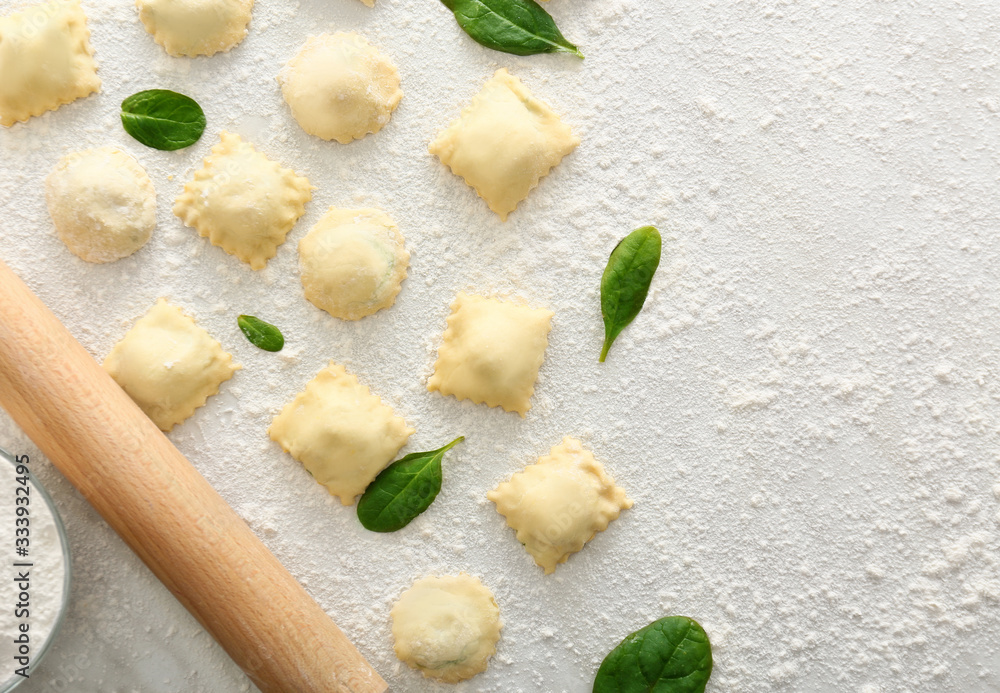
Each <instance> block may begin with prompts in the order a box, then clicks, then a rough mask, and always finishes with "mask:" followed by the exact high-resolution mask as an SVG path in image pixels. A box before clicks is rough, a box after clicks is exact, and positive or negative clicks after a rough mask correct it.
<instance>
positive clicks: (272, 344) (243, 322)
mask: <svg viewBox="0 0 1000 693" xmlns="http://www.w3.org/2000/svg"><path fill="white" fill-rule="evenodd" d="M236 324H237V325H239V326H240V329H241V330H243V334H245V335H246V336H247V339H249V340H250V343H251V344H253V345H254V346H255V347H257V348H259V349H263V350H264V351H281V349H282V348H283V347H284V346H285V336H284V335H283V334H281V330H279V329H278V328H277V327H275V326H274V325H272V324H271V323H269V322H264V321H263V320H261V319H260V318H255V317H254V316H252V315H241V316H240V317H238V318H236Z"/></svg>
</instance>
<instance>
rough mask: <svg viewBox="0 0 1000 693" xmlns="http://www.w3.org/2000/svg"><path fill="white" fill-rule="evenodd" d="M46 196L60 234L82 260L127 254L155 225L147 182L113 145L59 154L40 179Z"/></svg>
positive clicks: (104, 259)
mask: <svg viewBox="0 0 1000 693" xmlns="http://www.w3.org/2000/svg"><path fill="white" fill-rule="evenodd" d="M45 198H46V201H47V203H48V208H49V214H50V216H51V217H52V222H53V223H54V224H55V227H56V233H57V234H58V235H59V238H60V239H61V240H62V242H63V243H65V244H66V247H68V248H69V249H70V251H71V252H72V253H73V254H74V255H76V256H77V257H79V258H81V259H83V260H86V261H87V262H98V263H100V262H113V261H115V260H120V259H121V258H123V257H126V256H128V255H131V254H132V253H134V252H135V251H137V250H138V249H139V248H141V247H142V246H143V245H145V244H146V242H147V241H148V240H149V238H150V236H151V235H152V233H153V228H154V227H155V226H156V192H155V191H154V190H153V183H152V181H150V180H149V176H148V175H146V171H145V170H144V169H143V168H142V166H140V165H139V162H138V161H136V160H135V159H134V158H132V157H131V156H129V155H128V154H126V153H125V152H123V151H122V150H120V149H118V148H116V147H98V148H96V149H87V150H84V151H80V152H71V153H70V154H67V155H66V156H64V157H63V158H62V159H61V160H60V161H59V163H58V164H56V167H55V168H54V169H53V170H52V172H51V173H49V175H48V177H47V178H46V179H45Z"/></svg>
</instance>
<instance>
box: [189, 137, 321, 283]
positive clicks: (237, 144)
mask: <svg viewBox="0 0 1000 693" xmlns="http://www.w3.org/2000/svg"><path fill="white" fill-rule="evenodd" d="M221 139H222V141H221V142H220V143H219V144H217V145H215V146H214V147H212V153H211V154H210V155H209V156H207V157H205V164H204V166H203V167H202V168H201V169H199V170H198V171H195V174H194V178H193V179H192V180H191V181H189V182H188V183H187V184H186V185H185V186H184V191H183V192H182V193H181V194H180V196H178V198H177V200H176V201H175V202H174V214H175V215H177V216H178V217H180V219H181V221H183V222H184V224H185V225H187V226H190V227H192V228H194V229H196V230H197V231H198V233H199V234H200V235H202V236H204V237H206V238H208V239H209V241H211V243H212V245H216V246H219V247H220V248H222V249H223V250H225V251H226V252H227V253H229V254H230V255H235V256H236V257H238V258H239V259H240V260H242V261H243V262H246V263H247V264H249V265H250V267H251V268H253V269H255V270H259V269H263V268H264V267H265V266H266V265H267V261H268V260H269V259H271V258H272V257H274V256H275V255H276V254H277V252H278V246H279V245H281V244H282V243H284V242H285V237H286V236H287V235H288V232H289V231H291V230H292V227H293V226H294V225H295V222H296V221H298V219H299V217H301V216H302V214H303V212H304V211H305V205H306V202H308V201H309V200H310V199H312V191H313V186H311V185H310V184H309V181H308V180H307V179H305V178H303V177H302V176H298V175H296V174H295V172H294V171H292V170H291V169H287V168H282V167H281V166H279V165H278V164H277V163H275V162H273V161H271V160H270V159H268V158H267V157H266V156H264V155H263V154H261V153H260V152H258V151H257V150H256V149H254V148H253V145H251V144H249V143H247V142H244V141H243V140H242V139H240V136H239V135H233V134H231V133H228V132H223V133H222V134H221Z"/></svg>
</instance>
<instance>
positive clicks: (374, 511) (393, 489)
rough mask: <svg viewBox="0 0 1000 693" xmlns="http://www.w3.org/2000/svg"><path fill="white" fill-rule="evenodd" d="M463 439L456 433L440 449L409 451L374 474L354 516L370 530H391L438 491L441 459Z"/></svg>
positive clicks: (406, 521) (422, 508)
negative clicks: (356, 515) (452, 438)
mask: <svg viewBox="0 0 1000 693" xmlns="http://www.w3.org/2000/svg"><path fill="white" fill-rule="evenodd" d="M463 440H465V437H464V436H459V437H458V438H455V440H453V441H451V442H450V443H448V444H447V445H445V446H444V447H443V448H438V449H437V450H431V451H430V452H411V453H410V454H409V455H407V456H406V457H404V458H403V459H401V460H397V461H396V462H393V463H392V464H390V465H389V466H388V467H386V468H385V469H383V470H382V472H381V473H380V474H379V475H378V476H377V477H375V481H373V482H372V483H371V484H370V485H369V486H368V488H367V489H366V490H365V493H364V495H363V496H361V500H359V501H358V519H359V520H361V524H362V525H364V527H365V529H370V530H371V531H373V532H395V531H396V530H397V529H402V528H403V527H405V526H406V525H408V524H410V522H411V521H412V520H413V518H415V517H416V516H417V515H419V514H420V513H422V512H423V511H425V510H427V508H428V507H430V504H431V503H433V502H434V499H435V498H437V494H438V492H439V491H440V490H441V459H442V458H443V457H444V453H446V452H447V451H448V450H450V449H451V448H453V447H454V446H456V445H458V444H459V443H461V442H462V441H463Z"/></svg>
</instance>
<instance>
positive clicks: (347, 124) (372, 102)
mask: <svg viewBox="0 0 1000 693" xmlns="http://www.w3.org/2000/svg"><path fill="white" fill-rule="evenodd" d="M278 83H279V84H280V85H281V93H282V95H283V96H284V97H285V102H286V103H287V104H288V106H289V107H290V108H291V109H292V115H293V116H294V117H295V120H296V121H298V123H299V125H300V126H301V127H302V129H303V130H305V131H306V132H308V133H309V134H310V135H315V136H316V137H320V138H322V139H324V140H336V141H337V142H339V143H341V144H347V143H349V142H352V141H354V140H356V139H360V138H362V137H364V136H365V135H369V134H373V133H376V132H378V131H379V130H381V129H382V128H383V127H385V124H386V123H388V122H389V118H390V117H391V116H392V112H393V111H394V110H395V109H396V106H397V105H399V101H400V99H402V98H403V92H402V91H400V89H399V72H398V71H397V70H396V66H395V65H393V64H392V62H391V61H390V60H389V58H387V57H386V56H385V55H383V54H382V53H381V52H379V51H378V50H377V49H376V48H375V47H374V46H372V45H371V44H370V43H368V41H367V40H366V39H365V38H364V37H363V36H359V35H358V34H355V33H353V32H351V33H337V34H321V35H319V36H310V37H309V39H308V40H307V41H306V43H305V45H304V46H303V47H302V49H301V50H300V51H299V53H298V54H297V55H296V56H295V57H294V58H292V59H291V60H290V61H289V62H288V64H287V65H286V66H285V67H284V69H282V70H281V73H280V74H279V75H278Z"/></svg>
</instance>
